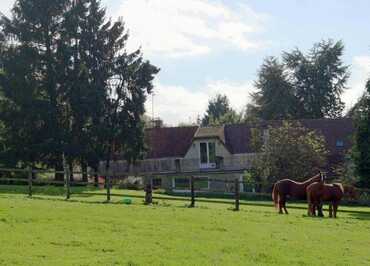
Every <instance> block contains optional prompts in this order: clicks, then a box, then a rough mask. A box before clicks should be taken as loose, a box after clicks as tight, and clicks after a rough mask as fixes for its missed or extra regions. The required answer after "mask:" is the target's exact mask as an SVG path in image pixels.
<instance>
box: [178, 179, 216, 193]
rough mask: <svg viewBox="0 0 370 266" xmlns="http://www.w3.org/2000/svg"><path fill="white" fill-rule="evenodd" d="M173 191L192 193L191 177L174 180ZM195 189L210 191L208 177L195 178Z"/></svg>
mask: <svg viewBox="0 0 370 266" xmlns="http://www.w3.org/2000/svg"><path fill="white" fill-rule="evenodd" d="M172 189H174V190H185V191H190V177H174V178H172ZM194 189H195V190H198V191H199V190H200V191H202V190H208V189H209V181H208V177H195V178H194Z"/></svg>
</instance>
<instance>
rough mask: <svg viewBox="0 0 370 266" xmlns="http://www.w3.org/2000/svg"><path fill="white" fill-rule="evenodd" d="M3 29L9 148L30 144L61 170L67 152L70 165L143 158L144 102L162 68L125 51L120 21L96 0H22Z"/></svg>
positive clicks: (0, 78)
mask: <svg viewBox="0 0 370 266" xmlns="http://www.w3.org/2000/svg"><path fill="white" fill-rule="evenodd" d="M1 26H2V28H3V33H4V39H5V42H4V45H2V49H1V52H2V57H3V58H4V59H5V61H4V63H3V71H2V72H1V75H0V88H1V90H2V93H3V95H4V98H3V99H2V101H1V105H0V107H1V108H2V110H3V113H2V114H3V117H2V121H3V122H4V127H5V131H6V132H7V133H9V135H8V136H7V135H6V134H4V136H6V139H5V140H4V143H6V147H8V148H7V151H8V152H10V151H11V152H13V153H14V152H15V153H16V154H20V153H21V154H24V155H25V154H27V153H25V152H24V150H25V149H29V150H30V151H32V153H33V156H34V157H35V158H34V159H32V160H33V161H34V160H36V161H41V162H43V163H44V164H47V165H49V166H51V167H54V168H56V169H61V167H62V155H63V154H64V155H65V157H66V158H67V161H68V163H69V164H70V167H71V168H72V167H73V164H76V163H78V164H80V165H81V166H83V168H84V169H86V167H87V165H90V166H91V167H92V168H94V169H95V170H97V168H98V165H99V161H101V160H102V159H106V160H107V162H109V161H110V160H111V159H112V158H113V157H112V156H113V155H114V153H115V152H117V153H120V155H123V156H124V157H125V158H126V159H128V160H135V159H136V158H138V157H139V156H140V154H141V153H142V151H143V149H144V143H143V125H142V122H141V117H142V114H143V113H144V102H145V100H146V95H147V94H148V93H150V92H151V90H152V80H153V78H154V76H155V74H156V73H157V72H158V71H159V69H157V68H156V67H155V66H153V65H151V64H150V62H148V61H145V60H144V59H143V57H142V54H141V52H140V50H137V51H134V52H132V53H130V52H127V51H126V42H127V39H128V34H127V32H126V30H125V28H124V26H123V22H122V21H117V22H111V21H110V20H107V19H106V17H105V10H104V9H103V8H101V6H100V1H98V0H53V1H50V0H43V1H39V0H27V1H26V0H19V1H17V2H16V3H15V5H14V8H13V16H12V18H11V19H8V18H6V17H3V18H2V20H1ZM3 48H4V49H3ZM27 115H28V116H27ZM17 117H22V118H23V120H22V121H18V120H17V119H16V118H17ZM21 122H22V123H21ZM12 132H15V133H12ZM13 143H15V144H13ZM17 143H20V145H17ZM12 145H13V146H12ZM32 145H33V146H36V147H37V148H38V149H35V148H34V147H33V146H32ZM117 149H120V150H117ZM14 157H15V158H18V159H20V157H18V156H17V155H16V156H14ZM26 159H27V158H25V159H24V160H26ZM22 160H23V159H22ZM27 160H28V161H30V159H27ZM32 160H31V161H32ZM108 164H109V163H108Z"/></svg>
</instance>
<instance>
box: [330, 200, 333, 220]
mask: <svg viewBox="0 0 370 266" xmlns="http://www.w3.org/2000/svg"><path fill="white" fill-rule="evenodd" d="M329 217H330V218H332V217H333V204H332V203H330V204H329Z"/></svg>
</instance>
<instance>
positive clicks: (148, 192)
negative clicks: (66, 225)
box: [0, 168, 370, 211]
mask: <svg viewBox="0 0 370 266" xmlns="http://www.w3.org/2000/svg"><path fill="white" fill-rule="evenodd" d="M4 172H6V173H25V176H27V178H2V177H0V181H1V182H4V181H5V182H6V181H8V182H14V181H16V182H23V183H25V184H26V185H27V186H28V196H29V197H32V195H33V186H34V185H43V184H48V185H57V186H64V188H65V198H66V199H67V200H69V199H70V198H71V194H72V193H71V187H72V186H88V185H94V186H96V185H98V184H96V183H95V182H82V181H71V180H70V175H71V173H70V172H69V170H68V168H66V169H65V171H53V170H40V169H31V168H28V169H16V168H0V173H4ZM40 173H42V174H53V175H55V174H63V176H64V178H63V180H38V179H34V178H33V176H34V174H40ZM233 173H235V171H233ZM73 174H74V175H86V176H90V177H91V176H98V177H104V188H105V194H101V193H99V195H106V202H109V201H110V200H111V196H112V193H111V188H112V179H113V180H114V179H115V178H116V177H119V176H121V173H109V174H107V173H94V172H77V171H76V172H75V171H74V172H73ZM163 176H165V174H163ZM170 176H171V177H173V173H171V174H170ZM199 180H200V179H199V178H195V177H194V175H192V176H191V177H190V190H189V193H187V194H186V195H185V196H189V200H190V204H189V207H195V204H196V198H197V196H198V195H197V193H198V191H197V190H196V182H197V181H199ZM208 181H212V182H223V183H232V184H233V185H234V186H233V192H232V195H231V196H232V198H233V201H234V204H233V205H234V210H235V211H239V210H240V194H241V192H240V186H241V184H243V185H245V184H246V183H245V182H244V181H240V180H239V179H238V178H236V179H234V180H225V179H224V180H222V179H210V178H208ZM152 191H153V185H152V183H151V182H150V183H149V184H147V186H146V187H145V188H144V192H145V197H144V199H145V203H146V204H150V203H151V202H152ZM252 194H261V195H263V196H266V197H267V196H270V195H271V194H267V193H255V192H253V193H252ZM358 194H359V200H358V201H357V202H359V203H361V204H364V205H370V190H367V189H358Z"/></svg>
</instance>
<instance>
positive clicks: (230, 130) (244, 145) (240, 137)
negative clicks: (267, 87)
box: [225, 118, 354, 154]
mask: <svg viewBox="0 0 370 266" xmlns="http://www.w3.org/2000/svg"><path fill="white" fill-rule="evenodd" d="M297 122H300V123H301V124H302V125H303V126H304V127H306V128H308V129H311V130H315V131H317V132H319V133H321V134H322V135H323V136H324V137H325V140H326V142H327V148H328V149H329V151H330V152H331V153H338V152H341V151H343V150H347V149H349V148H350V147H351V137H352V134H353V132H354V125H353V121H352V119H350V118H340V119H303V120H299V121H297ZM281 124H282V121H264V122H261V123H259V124H256V125H252V126H251V125H247V124H238V125H227V126H225V138H226V145H227V146H228V149H229V150H230V151H231V152H232V153H234V154H235V153H248V152H252V149H251V146H250V139H251V128H256V127H258V128H268V127H269V126H272V127H276V126H280V125H281ZM337 141H343V147H337V146H336V145H337Z"/></svg>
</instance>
